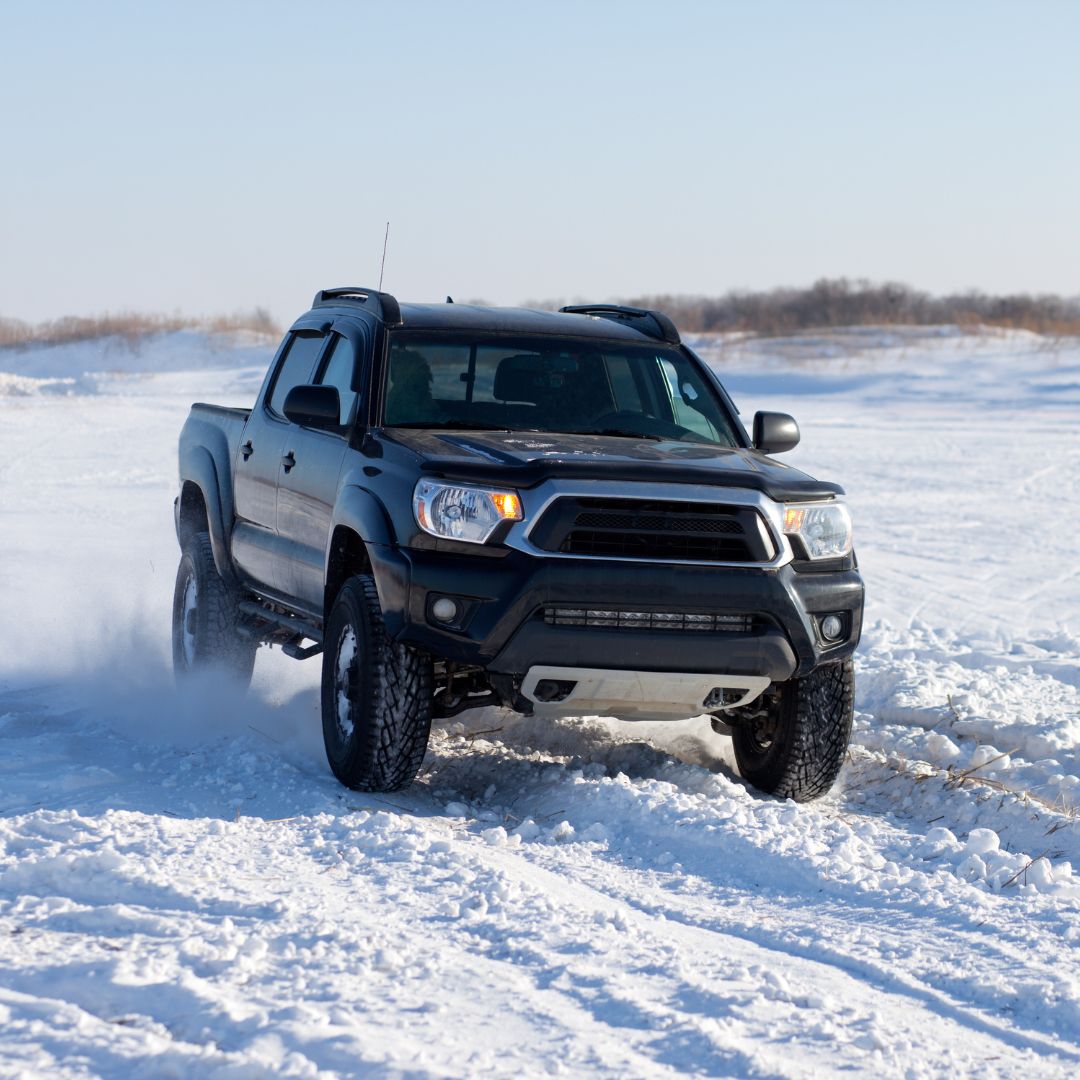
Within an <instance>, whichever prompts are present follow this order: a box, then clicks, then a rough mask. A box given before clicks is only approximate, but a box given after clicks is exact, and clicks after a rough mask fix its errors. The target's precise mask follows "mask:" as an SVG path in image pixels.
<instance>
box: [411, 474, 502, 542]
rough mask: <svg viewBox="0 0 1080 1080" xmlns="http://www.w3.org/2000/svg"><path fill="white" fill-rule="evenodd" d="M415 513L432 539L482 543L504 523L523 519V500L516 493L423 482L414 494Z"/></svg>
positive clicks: (417, 520) (435, 481) (418, 485)
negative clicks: (443, 538) (437, 537)
mask: <svg viewBox="0 0 1080 1080" xmlns="http://www.w3.org/2000/svg"><path fill="white" fill-rule="evenodd" d="M413 513H414V514H415V515H416V522H417V524H418V525H419V526H420V528H421V529H423V530H424V532H426V533H431V535H432V536H442V537H445V538H446V539H447V540H464V541H466V542H467V543H470V544H483V543H485V542H486V541H487V540H488V538H489V537H490V536H491V534H492V533H493V532H494V531H495V530H496V528H498V526H499V525H501V524H502V523H503V522H504V521H520V520H521V500H520V499H519V498H518V494H517V492H516V491H496V490H494V489H492V488H480V487H469V486H467V485H464V484H448V483H445V482H443V481H440V480H421V481H420V483H418V484H417V485H416V490H415V491H414V492H413Z"/></svg>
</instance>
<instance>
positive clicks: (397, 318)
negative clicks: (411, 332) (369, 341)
mask: <svg viewBox="0 0 1080 1080" xmlns="http://www.w3.org/2000/svg"><path fill="white" fill-rule="evenodd" d="M342 301H344V302H345V303H352V304H361V305H363V306H364V307H366V308H367V309H368V310H369V311H371V312H372V313H373V314H375V315H377V316H378V317H379V318H380V319H382V321H383V322H384V323H386V325H387V326H400V325H401V307H400V306H399V304H398V302H397V299H396V298H395V297H393V296H391V295H390V294H389V293H388V292H379V290H378V289H368V288H365V287H364V286H363V285H359V286H358V285H348V286H345V287H343V288H340V289H320V290H319V291H318V292H317V293H316V294H315V299H314V300H313V301H312V304H311V306H312V307H319V306H320V305H322V304H340V303H341V302H342Z"/></svg>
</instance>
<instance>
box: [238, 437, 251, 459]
mask: <svg viewBox="0 0 1080 1080" xmlns="http://www.w3.org/2000/svg"><path fill="white" fill-rule="evenodd" d="M240 453H241V454H243V456H244V460H245V461H247V459H248V458H249V457H251V455H252V454H254V453H255V447H254V446H252V445H251V440H250V439H248V441H247V442H246V443H244V445H243V446H241V447H240Z"/></svg>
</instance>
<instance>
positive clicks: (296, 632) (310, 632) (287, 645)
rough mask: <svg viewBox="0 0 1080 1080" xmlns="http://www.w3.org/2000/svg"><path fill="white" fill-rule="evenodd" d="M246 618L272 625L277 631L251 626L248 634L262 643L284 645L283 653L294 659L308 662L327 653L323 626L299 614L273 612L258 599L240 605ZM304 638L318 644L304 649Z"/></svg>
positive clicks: (242, 602)
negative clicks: (285, 636)
mask: <svg viewBox="0 0 1080 1080" xmlns="http://www.w3.org/2000/svg"><path fill="white" fill-rule="evenodd" d="M238 606H239V608H240V611H241V612H242V613H243V614H244V615H249V616H251V617H252V618H254V619H259V620H261V621H262V622H264V623H269V624H270V626H272V627H273V628H274V629H270V628H269V627H267V626H259V625H257V624H256V625H254V626H248V627H247V632H248V633H249V634H250V635H251V636H252V637H255V638H258V639H259V640H260V641H268V642H270V643H271V644H280V645H281V651H282V652H283V653H284V654H285V655H286V656H291V657H292V658H293V659H294V660H308V659H310V658H311V657H312V656H318V655H319V653H321V652H322V651H323V632H322V627H320V626H316V625H315V623H314V622H311V621H309V620H308V619H304V618H301V617H300V616H299V615H287V614H285V613H284V612H281V611H273V610H272V609H271V608H268V607H264V606H263V605H262V604H259V603H256V602H255V601H254V600H242V601H241V602H240V604H239V605H238ZM283 632H284V634H285V635H287V639H286V640H285V641H282V640H281V634H282V633H283ZM304 638H311V640H312V641H313V642H315V644H314V645H309V646H308V647H307V648H304V647H302V646H301V644H300V643H301V641H302V640H303V639H304Z"/></svg>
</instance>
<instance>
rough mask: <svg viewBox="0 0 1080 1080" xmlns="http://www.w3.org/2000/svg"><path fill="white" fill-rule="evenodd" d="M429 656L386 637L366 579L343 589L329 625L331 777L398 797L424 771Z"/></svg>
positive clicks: (325, 679) (326, 705)
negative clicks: (394, 793) (391, 792)
mask: <svg viewBox="0 0 1080 1080" xmlns="http://www.w3.org/2000/svg"><path fill="white" fill-rule="evenodd" d="M433 680H434V676H433V672H432V664H431V657H430V656H428V655H427V654H426V653H423V652H421V651H420V650H418V649H413V648H411V647H409V646H408V645H399V644H397V643H396V642H394V641H392V640H391V639H390V638H389V637H388V636H387V633H386V626H385V624H384V623H383V617H382V609H381V608H380V606H379V594H378V593H377V592H376V590H375V581H374V579H373V578H372V577H371V576H370V575H368V574H358V575H357V576H356V577H353V578H350V579H349V580H348V581H346V582H345V584H344V585H343V586H342V587H341V592H339V593H338V595H337V599H336V600H335V601H334V605H333V607H332V608H331V610H330V619H329V621H328V623H327V627H326V638H325V646H324V651H323V668H322V722H323V741H324V742H325V744H326V758H327V761H329V763H330V768H331V770H332V771H333V773H334V775H335V776H336V777H337V778H338V779H339V780H340V781H341V782H342V783H343V784H344V785H345V786H346V787H350V788H355V789H356V790H357V791H397V790H398V789H399V788H403V787H405V786H406V784H409V783H411V782H412V780H413V778H414V777H415V776H416V774H417V773H418V772H419V771H420V766H421V764H423V761H424V753H425V751H426V750H427V743H428V735H429V733H430V731H431V705H432V696H433Z"/></svg>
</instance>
